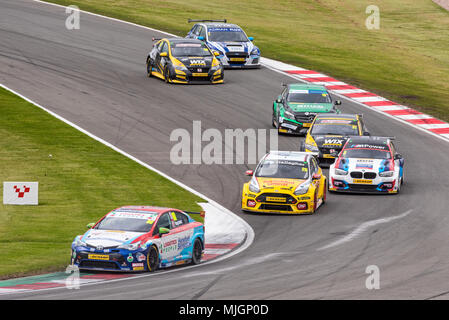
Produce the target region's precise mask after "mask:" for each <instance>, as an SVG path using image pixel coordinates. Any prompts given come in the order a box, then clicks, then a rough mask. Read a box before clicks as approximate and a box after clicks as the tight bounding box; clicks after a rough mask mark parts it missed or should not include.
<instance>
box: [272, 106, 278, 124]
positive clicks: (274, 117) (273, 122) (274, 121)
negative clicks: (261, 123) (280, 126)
mask: <svg viewBox="0 0 449 320" xmlns="http://www.w3.org/2000/svg"><path fill="white" fill-rule="evenodd" d="M275 119H276V114H275V113H274V109H273V115H272V116H271V125H272V126H273V128H277V124H276V120H275Z"/></svg>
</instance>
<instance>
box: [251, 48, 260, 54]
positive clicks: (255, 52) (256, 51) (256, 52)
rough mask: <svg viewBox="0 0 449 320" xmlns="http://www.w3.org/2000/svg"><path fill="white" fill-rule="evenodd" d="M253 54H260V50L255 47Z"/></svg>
mask: <svg viewBox="0 0 449 320" xmlns="http://www.w3.org/2000/svg"><path fill="white" fill-rule="evenodd" d="M251 54H252V55H258V54H259V50H257V49H253V51H251Z"/></svg>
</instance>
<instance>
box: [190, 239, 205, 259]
mask: <svg viewBox="0 0 449 320" xmlns="http://www.w3.org/2000/svg"><path fill="white" fill-rule="evenodd" d="M202 255H203V244H202V243H201V240H200V239H198V238H196V239H195V241H194V242H193V248H192V264H200V263H201V258H202Z"/></svg>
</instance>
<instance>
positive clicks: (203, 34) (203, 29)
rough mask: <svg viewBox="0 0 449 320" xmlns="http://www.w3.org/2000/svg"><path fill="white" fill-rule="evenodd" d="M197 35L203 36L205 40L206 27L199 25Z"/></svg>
mask: <svg viewBox="0 0 449 320" xmlns="http://www.w3.org/2000/svg"><path fill="white" fill-rule="evenodd" d="M199 35H200V37H204V40H206V28H204V27H201V29H200V34H199Z"/></svg>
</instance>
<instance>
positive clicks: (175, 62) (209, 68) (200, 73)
mask: <svg viewBox="0 0 449 320" xmlns="http://www.w3.org/2000/svg"><path fill="white" fill-rule="evenodd" d="M153 40H154V41H156V42H155V43H154V45H153V48H152V50H151V51H150V53H149V54H148V56H147V60H146V65H147V75H148V77H153V76H154V77H158V78H160V79H162V80H165V82H167V83H205V82H210V83H214V84H216V83H223V79H224V73H223V66H222V64H221V63H220V60H218V59H217V58H216V55H218V53H216V54H213V53H212V51H211V50H210V49H209V48H208V47H207V46H206V44H205V43H204V42H202V41H200V40H196V39H183V38H165V39H153Z"/></svg>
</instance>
